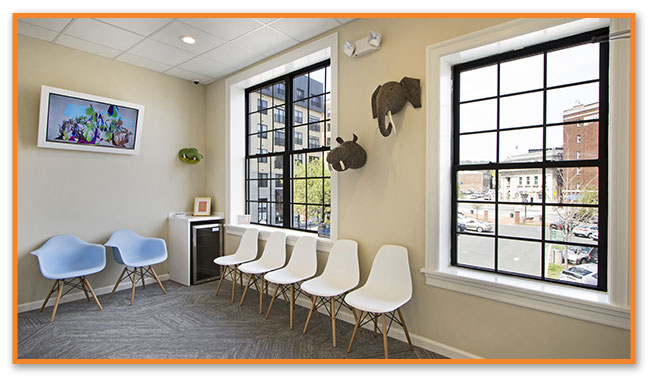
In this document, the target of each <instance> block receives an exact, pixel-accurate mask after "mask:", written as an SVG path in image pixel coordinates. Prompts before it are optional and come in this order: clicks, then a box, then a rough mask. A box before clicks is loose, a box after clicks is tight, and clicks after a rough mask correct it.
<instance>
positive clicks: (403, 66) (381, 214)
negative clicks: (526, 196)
mask: <svg viewBox="0 0 650 378" xmlns="http://www.w3.org/2000/svg"><path fill="white" fill-rule="evenodd" d="M503 21H505V20H484V19H471V20H460V19H440V20H426V19H361V20H357V21H354V22H352V23H350V24H347V25H344V26H342V27H340V28H339V29H338V30H337V31H338V32H339V43H340V44H342V43H343V41H346V40H348V41H355V40H357V39H359V38H361V37H362V36H364V35H366V34H367V33H368V31H370V30H372V31H375V32H379V33H382V35H383V39H382V46H381V50H379V51H378V52H376V53H373V54H370V55H366V56H364V57H360V58H356V59H351V58H348V57H347V56H345V55H344V54H339V77H338V85H339V90H338V96H339V97H338V106H339V119H338V132H339V136H341V137H343V139H346V140H347V139H350V138H351V136H352V133H355V134H356V135H357V136H358V137H359V144H361V145H362V146H363V147H364V148H365V150H366V152H367V155H368V161H367V163H366V165H365V166H364V167H363V168H362V169H359V170H350V171H346V172H345V173H342V174H340V185H339V201H340V202H339V238H349V239H355V240H357V241H358V242H359V254H360V263H361V277H362V280H361V282H362V283H363V282H364V281H365V278H366V277H367V275H368V272H369V269H370V265H371V263H372V259H373V258H374V256H375V253H376V252H377V250H378V248H379V247H380V246H381V245H382V244H386V243H394V244H401V245H404V246H406V247H407V248H408V250H409V258H410V265H411V273H412V277H413V289H414V291H413V299H412V300H411V301H410V302H409V303H408V304H407V305H406V307H405V309H404V313H405V316H406V321H407V324H408V325H409V330H410V331H411V332H412V333H413V334H417V335H420V336H422V337H425V338H428V339H431V340H434V341H437V342H440V343H444V344H447V345H449V346H452V347H455V348H459V349H461V350H464V351H466V352H469V353H473V354H476V355H479V356H483V357H488V358H627V357H629V337H630V335H629V332H628V331H625V330H622V329H617V328H612V327H607V326H602V325H597V324H594V323H589V322H584V321H580V320H576V319H571V318H567V317H563V316H558V315H553V314H550V313H546V312H540V311H535V310H530V309H526V308H521V307H517V306H513V305H508V304H504V303H501V302H495V301H491V300H487V299H483V298H479V297H475V296H471V295H466V294H460V293H457V292H452V291H447V290H443V289H437V288H434V287H431V286H427V285H426V284H425V282H424V281H425V280H424V275H423V274H421V273H419V270H420V268H422V267H424V264H425V244H424V242H425V240H424V238H425V229H424V222H425V108H424V107H422V108H421V109H414V108H413V107H412V106H411V105H409V104H407V105H406V107H405V110H404V111H402V112H401V113H399V114H398V115H397V116H396V117H394V118H395V121H396V122H397V124H398V131H397V136H395V134H392V135H391V136H390V137H388V138H384V137H382V136H381V135H380V134H379V133H378V131H377V121H376V120H373V119H372V114H371V110H370V96H371V94H372V92H373V91H374V90H375V88H376V87H377V85H379V84H382V83H384V82H386V81H391V80H395V81H399V80H400V79H401V78H402V77H404V76H409V77H414V78H419V79H420V80H421V84H422V88H423V92H422V94H423V98H422V104H426V100H425V98H424V96H426V93H425V92H424V88H425V85H426V83H425V75H426V72H425V69H426V67H425V46H427V45H430V44H433V43H436V42H440V41H444V40H447V39H450V38H453V37H456V36H459V35H462V34H466V33H469V32H472V31H475V30H479V29H482V28H485V27H489V26H491V25H494V24H497V23H500V22H503ZM224 101H225V98H224V80H220V81H218V82H216V83H214V84H211V85H209V86H208V90H207V112H208V116H207V120H206V126H207V129H206V136H207V140H208V141H209V142H210V143H208V147H207V148H208V150H207V151H208V152H210V153H212V151H214V152H216V153H217V154H218V155H217V158H218V160H217V161H216V162H215V161H212V162H210V163H209V165H208V169H209V172H210V173H211V174H212V173H218V175H217V176H212V175H210V178H209V179H208V181H207V188H206V189H207V192H208V193H212V195H213V197H214V198H216V203H215V204H216V206H217V208H218V209H219V211H225V194H224V193H225V176H222V175H223V172H224V161H223V159H224V156H225V154H224V152H223V151H224V148H225V140H224V139H223V138H224V137H225V133H224V129H225V125H224V115H223V111H224ZM226 241H227V244H228V246H227V247H226V250H229V251H233V250H234V249H235V247H236V245H237V243H238V238H237V237H233V236H229V237H228V238H227V239H226Z"/></svg>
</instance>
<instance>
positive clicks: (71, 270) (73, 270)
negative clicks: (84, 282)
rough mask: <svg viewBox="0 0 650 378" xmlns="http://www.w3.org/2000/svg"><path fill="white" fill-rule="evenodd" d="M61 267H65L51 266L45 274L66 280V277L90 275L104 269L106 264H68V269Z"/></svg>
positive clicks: (50, 277)
mask: <svg viewBox="0 0 650 378" xmlns="http://www.w3.org/2000/svg"><path fill="white" fill-rule="evenodd" d="M59 268H63V267H51V268H49V269H48V270H47V271H46V272H43V276H44V277H45V278H48V279H51V280H64V279H66V278H75V277H82V276H88V275H91V274H93V273H97V272H99V271H101V270H102V269H104V265H96V266H68V267H66V269H59Z"/></svg>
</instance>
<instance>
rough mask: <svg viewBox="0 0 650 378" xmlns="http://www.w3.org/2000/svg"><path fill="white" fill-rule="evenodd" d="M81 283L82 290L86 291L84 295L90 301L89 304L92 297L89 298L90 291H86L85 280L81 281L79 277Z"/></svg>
mask: <svg viewBox="0 0 650 378" xmlns="http://www.w3.org/2000/svg"><path fill="white" fill-rule="evenodd" d="M79 283H80V284H81V288H82V289H84V294H85V295H86V299H87V300H88V302H90V297H89V296H88V290H86V285H84V281H83V279H81V277H79Z"/></svg>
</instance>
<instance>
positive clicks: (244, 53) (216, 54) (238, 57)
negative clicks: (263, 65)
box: [203, 41, 264, 68]
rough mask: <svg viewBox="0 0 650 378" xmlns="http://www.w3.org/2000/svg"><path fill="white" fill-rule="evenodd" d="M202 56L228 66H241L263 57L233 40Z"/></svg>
mask: <svg viewBox="0 0 650 378" xmlns="http://www.w3.org/2000/svg"><path fill="white" fill-rule="evenodd" d="M203 56H205V57H207V58H210V59H212V60H214V61H217V62H220V63H223V64H226V65H228V66H232V67H237V68H243V67H246V66H249V65H251V64H253V63H255V62H258V61H260V60H262V59H264V55H260V54H258V53H255V52H253V51H251V50H249V49H245V48H243V47H240V46H238V45H237V43H236V41H235V42H230V43H227V44H225V45H221V46H219V47H217V48H216V49H214V50H210V51H208V52H207V53H205V54H203Z"/></svg>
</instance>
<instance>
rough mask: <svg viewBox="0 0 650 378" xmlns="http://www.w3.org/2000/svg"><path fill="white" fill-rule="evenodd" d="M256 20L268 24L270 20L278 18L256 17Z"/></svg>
mask: <svg viewBox="0 0 650 378" xmlns="http://www.w3.org/2000/svg"><path fill="white" fill-rule="evenodd" d="M255 20H257V21H259V22H261V23H263V24H268V23H270V22H273V21H275V20H278V18H256V19H255Z"/></svg>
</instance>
